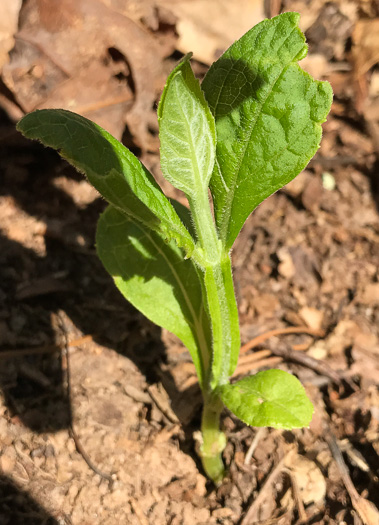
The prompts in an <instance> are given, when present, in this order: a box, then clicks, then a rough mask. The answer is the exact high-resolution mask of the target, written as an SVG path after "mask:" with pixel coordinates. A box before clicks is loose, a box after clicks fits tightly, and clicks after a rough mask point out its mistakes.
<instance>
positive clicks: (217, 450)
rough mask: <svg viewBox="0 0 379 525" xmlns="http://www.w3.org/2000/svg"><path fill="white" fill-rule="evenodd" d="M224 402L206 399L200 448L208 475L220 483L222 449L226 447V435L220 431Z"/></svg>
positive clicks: (217, 483) (221, 477)
mask: <svg viewBox="0 0 379 525" xmlns="http://www.w3.org/2000/svg"><path fill="white" fill-rule="evenodd" d="M222 408H223V406H222V403H221V402H220V401H219V400H217V401H216V403H214V402H213V403H211V402H208V401H206V400H204V407H203V416H202V420H201V432H202V438H203V443H202V446H201V449H200V455H201V461H202V464H203V468H204V470H205V473H206V474H207V476H208V477H209V478H210V479H211V480H212V481H213V482H214V483H215V484H216V485H219V484H220V483H221V481H222V479H223V477H224V463H223V461H222V451H223V450H224V448H225V444H226V437H225V434H224V433H223V432H221V431H220V414H221V411H222Z"/></svg>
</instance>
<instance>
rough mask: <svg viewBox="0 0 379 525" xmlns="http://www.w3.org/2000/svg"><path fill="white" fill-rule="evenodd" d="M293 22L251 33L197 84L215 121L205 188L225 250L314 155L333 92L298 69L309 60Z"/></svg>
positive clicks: (287, 18) (276, 21) (274, 22)
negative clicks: (213, 147) (208, 180)
mask: <svg viewBox="0 0 379 525" xmlns="http://www.w3.org/2000/svg"><path fill="white" fill-rule="evenodd" d="M298 20H299V15H298V14H297V13H284V14H282V15H279V16H277V17H275V18H273V19H271V20H264V21H263V22H261V23H260V24H258V25H257V26H255V27H253V29H251V30H250V31H249V32H248V33H246V34H245V35H244V36H243V37H242V38H240V39H239V40H238V41H237V42H235V43H234V44H233V45H232V46H231V47H230V48H229V49H228V50H227V51H226V52H225V53H224V54H223V55H222V56H221V57H220V58H219V59H218V60H217V61H216V62H215V63H214V64H213V65H212V66H211V68H210V69H209V71H208V73H207V75H206V77H205V78H204V81H203V83H202V89H203V92H204V94H205V98H206V100H207V101H208V104H209V106H210V108H211V111H212V113H213V115H214V117H215V120H216V134H217V153H216V164H215V169H214V173H213V175H212V179H211V183H210V187H211V192H212V196H213V201H214V207H215V216H216V223H217V227H218V229H219V232H220V237H221V239H222V241H223V242H224V245H225V247H226V249H230V248H231V246H232V245H233V243H234V241H235V239H236V237H237V235H238V233H239V231H240V229H241V228H242V226H243V224H244V222H245V220H246V218H247V217H248V215H249V214H250V213H251V212H252V211H253V210H254V209H255V208H256V206H258V204H259V203H260V202H262V201H263V200H264V199H265V198H266V197H268V196H269V195H271V194H272V193H274V192H275V191H276V190H278V189H279V188H281V187H282V186H284V185H285V184H287V183H288V182H290V181H291V180H292V179H293V178H294V177H295V176H296V175H297V174H298V173H299V172H300V171H301V170H302V169H303V168H304V167H305V166H306V165H307V163H308V162H309V160H310V159H311V158H312V156H313V155H314V154H315V153H316V151H317V148H318V147H319V143H320V140H321V133H322V130H321V123H322V122H324V121H325V119H326V116H327V114H328V112H329V109H330V106H331V102H332V90H331V87H330V85H329V84H328V83H327V82H320V81H315V80H313V78H312V77H311V76H310V75H309V74H308V73H305V72H304V71H303V70H302V69H301V68H300V67H299V65H298V64H297V61H298V60H301V59H302V58H304V57H305V56H306V54H307V46H306V44H305V37H304V35H303V34H302V32H301V31H300V29H299V28H298Z"/></svg>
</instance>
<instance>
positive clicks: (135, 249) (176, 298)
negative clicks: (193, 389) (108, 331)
mask: <svg viewBox="0 0 379 525" xmlns="http://www.w3.org/2000/svg"><path fill="white" fill-rule="evenodd" d="M96 247H97V253H98V256H99V258H100V259H101V261H102V263H103V265H104V266H105V269H106V270H107V271H108V272H109V273H110V275H111V276H112V277H113V279H114V281H115V284H116V286H117V287H118V289H119V290H120V292H121V293H122V294H123V296H124V297H125V298H126V299H127V300H128V301H129V302H131V303H132V304H133V306H135V307H136V308H137V309H138V310H140V311H141V312H142V313H143V314H144V315H145V316H146V317H147V318H148V319H150V320H151V321H152V322H153V323H155V324H157V325H158V326H161V327H162V328H165V329H166V330H169V331H170V332H172V333H173V334H175V335H176V336H177V337H179V339H181V341H182V342H183V343H184V345H185V346H186V347H187V348H188V350H189V351H190V353H191V356H192V359H193V361H194V363H195V367H196V371H197V374H198V376H199V381H200V384H201V385H203V381H204V370H205V368H204V366H207V365H208V360H209V356H208V352H210V349H211V342H210V335H209V329H208V324H209V323H208V321H207V317H206V313H205V311H204V308H203V301H202V293H201V285H200V281H199V278H198V275H197V271H196V268H195V266H194V265H193V263H192V262H191V260H185V259H184V258H183V254H182V252H181V251H180V249H179V248H178V247H177V246H176V245H175V243H174V242H173V241H172V242H170V243H167V242H165V239H164V237H163V236H162V235H159V234H158V233H156V232H153V231H151V230H149V229H148V228H146V227H145V226H143V225H142V224H140V223H138V222H135V221H133V220H131V219H129V218H128V217H126V216H125V215H124V214H122V213H120V212H119V211H118V210H116V209H115V208H113V207H112V206H109V207H108V208H107V209H106V211H105V212H104V213H103V214H102V215H101V217H100V219H99V222H98V227H97V234H96ZM201 356H203V357H201Z"/></svg>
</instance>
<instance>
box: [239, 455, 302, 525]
mask: <svg viewBox="0 0 379 525" xmlns="http://www.w3.org/2000/svg"><path fill="white" fill-rule="evenodd" d="M294 453H295V450H294V449H291V450H289V451H288V452H287V454H285V455H284V456H283V457H282V459H281V460H280V461H279V463H278V464H277V465H276V467H275V468H274V470H273V471H272V472H271V473H270V475H269V476H268V478H267V479H266V481H265V483H264V485H263V487H262V488H261V491H260V492H259V494H258V496H257V497H256V498H255V500H254V501H253V503H252V505H251V506H250V507H249V509H248V511H247V512H246V514H245V517H244V518H243V520H242V521H241V525H251V524H252V523H256V521H255V515H256V512H257V511H258V509H259V507H260V506H261V505H262V503H263V502H264V500H265V499H266V497H267V492H268V491H269V490H270V488H271V486H272V484H273V483H274V481H275V480H276V478H277V477H278V476H279V474H280V473H281V472H282V470H283V469H284V466H285V464H286V463H287V462H288V461H289V459H290V457H291V456H292V455H293V454H294Z"/></svg>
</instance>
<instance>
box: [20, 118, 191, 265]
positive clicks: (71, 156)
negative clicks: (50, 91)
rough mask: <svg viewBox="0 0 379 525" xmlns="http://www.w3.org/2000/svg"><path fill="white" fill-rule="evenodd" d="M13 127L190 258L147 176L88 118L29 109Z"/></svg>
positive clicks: (186, 237) (170, 211)
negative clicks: (51, 150) (49, 150)
mask: <svg viewBox="0 0 379 525" xmlns="http://www.w3.org/2000/svg"><path fill="white" fill-rule="evenodd" d="M17 129H18V130H19V131H21V133H23V135H25V136H26V137H27V138H30V139H37V140H39V141H40V142H42V144H44V145H45V146H50V147H52V148H54V149H56V150H58V152H59V153H60V155H61V156H62V157H63V158H65V159H66V160H67V161H68V162H70V163H71V164H72V165H73V166H74V167H75V168H77V169H78V170H79V171H80V172H82V173H85V174H86V176H87V177H88V180H89V181H90V183H91V184H92V185H93V186H94V187H95V188H96V189H97V190H98V191H99V192H100V193H101V195H103V197H104V198H105V199H106V200H107V201H108V202H109V203H111V204H112V205H113V206H114V207H116V208H117V209H119V210H120V211H122V212H123V213H126V214H128V215H129V216H131V217H133V218H135V219H137V220H138V221H140V222H142V223H143V224H145V225H146V226H148V227H149V228H152V229H153V230H155V231H158V232H161V233H163V235H165V236H166V237H167V238H168V239H172V238H174V239H176V241H177V243H178V245H179V246H181V247H183V248H184V249H185V250H186V251H187V253H188V254H189V255H190V254H191V252H192V251H193V247H194V244H193V240H192V237H191V236H190V234H189V233H188V231H187V230H186V228H185V227H184V225H183V224H182V222H181V221H180V219H179V217H178V215H177V213H176V212H175V210H174V208H173V207H172V205H171V204H170V202H169V200H168V199H167V198H166V196H165V195H164V194H163V192H162V190H161V188H160V187H159V186H158V184H157V183H156V182H155V180H154V178H153V176H152V175H151V173H150V172H149V171H148V170H147V169H146V168H145V167H144V166H143V164H141V162H140V161H139V160H138V159H137V158H136V157H135V156H134V155H133V153H131V152H130V151H129V150H128V149H127V148H125V146H123V145H122V144H121V143H120V142H119V141H118V140H116V139H115V138H114V137H112V135H110V134H109V133H108V132H107V131H105V130H104V129H102V128H101V127H100V126H98V125H97V124H95V123H94V122H91V121H90V120H88V119H86V118H84V117H82V116H80V115H77V114H76V113H72V112H71V111H66V110H63V109H46V110H45V109H44V110H39V111H34V112H33V113H29V114H28V115H26V116H25V117H23V118H22V119H21V120H20V122H19V123H18V125H17Z"/></svg>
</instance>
